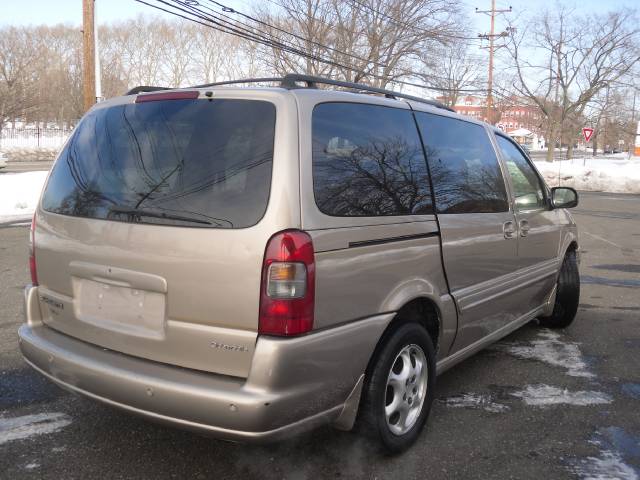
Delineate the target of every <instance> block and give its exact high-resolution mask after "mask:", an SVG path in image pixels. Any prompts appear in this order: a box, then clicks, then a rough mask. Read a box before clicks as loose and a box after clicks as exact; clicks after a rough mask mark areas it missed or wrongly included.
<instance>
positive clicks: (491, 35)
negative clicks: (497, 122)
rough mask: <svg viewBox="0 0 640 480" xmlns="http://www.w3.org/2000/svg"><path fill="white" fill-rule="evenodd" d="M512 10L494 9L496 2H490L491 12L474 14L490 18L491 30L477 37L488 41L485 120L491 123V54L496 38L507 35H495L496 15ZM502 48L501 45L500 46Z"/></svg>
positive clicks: (478, 11)
mask: <svg viewBox="0 0 640 480" xmlns="http://www.w3.org/2000/svg"><path fill="white" fill-rule="evenodd" d="M511 11H512V8H511V7H509V8H504V9H496V0H491V10H478V9H477V8H476V13H484V14H485V15H489V17H490V18H491V28H490V30H489V33H484V34H482V33H479V34H478V37H479V38H481V39H483V40H489V75H488V77H487V114H486V119H487V121H488V122H490V123H493V119H492V118H491V112H492V108H493V53H494V51H495V50H496V45H495V39H496V37H506V36H508V35H509V29H507V30H505V31H504V32H500V33H495V26H496V15H499V14H501V13H510V12H511ZM500 46H503V45H500Z"/></svg>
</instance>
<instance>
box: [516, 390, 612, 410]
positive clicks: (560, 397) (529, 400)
mask: <svg viewBox="0 0 640 480" xmlns="http://www.w3.org/2000/svg"><path fill="white" fill-rule="evenodd" d="M511 395H513V396H514V397H518V398H521V399H522V400H523V401H524V403H526V404H527V405H533V406H538V407H545V406H548V405H559V404H567V405H578V406H587V405H601V404H606V403H611V402H612V401H613V399H612V398H611V396H610V395H607V394H606V393H602V392H596V391H593V390H580V391H577V392H571V391H569V390H567V389H566V388H558V387H552V386H550V385H527V386H526V387H525V388H524V390H520V391H519V392H513V393H511Z"/></svg>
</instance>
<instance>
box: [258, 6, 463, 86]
mask: <svg viewBox="0 0 640 480" xmlns="http://www.w3.org/2000/svg"><path fill="white" fill-rule="evenodd" d="M274 2H275V3H277V4H278V5H279V6H280V9H279V10H277V11H272V10H269V9H267V8H265V7H262V9H261V10H259V11H258V14H259V16H260V18H261V19H262V20H263V21H264V22H265V24H267V25H266V26H264V25H263V27H262V29H263V30H264V31H265V33H266V34H267V36H268V38H269V39H271V41H273V42H275V43H276V45H273V46H271V47H267V48H268V50H270V51H269V54H268V55H265V62H266V66H267V67H268V68H270V69H272V70H274V71H276V72H278V73H281V74H282V73H285V72H291V71H297V72H304V73H309V74H316V75H325V76H334V77H339V78H343V79H345V80H348V81H354V82H367V83H370V84H372V85H374V86H378V87H385V86H387V84H388V83H390V82H393V81H394V80H399V79H401V78H403V77H406V76H409V75H412V74H413V70H414V67H415V63H416V61H417V59H419V58H420V56H422V55H424V52H425V51H430V50H433V48H431V47H434V46H436V45H443V44H447V43H449V41H450V40H451V39H452V38H453V37H456V36H457V35H459V34H458V31H459V28H458V27H459V22H460V20H461V18H463V17H462V16H461V15H460V7H458V6H457V5H456V4H455V3H452V2H442V1H441V0H409V1H407V0H351V1H349V2H344V1H340V0H274ZM283 44H284V45H285V47H287V48H283ZM287 49H289V50H293V51H287ZM299 51H302V52H305V53H306V54H307V55H306V56H301V55H299V53H298V52H299Z"/></svg>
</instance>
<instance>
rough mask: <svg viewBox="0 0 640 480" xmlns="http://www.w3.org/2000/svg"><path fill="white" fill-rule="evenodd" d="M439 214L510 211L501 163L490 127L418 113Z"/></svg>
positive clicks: (417, 116)
mask: <svg viewBox="0 0 640 480" xmlns="http://www.w3.org/2000/svg"><path fill="white" fill-rule="evenodd" d="M416 118H417V120H418V126H419V127H420V132H421V134H422V139H423V141H424V146H425V151H426V152H427V161H428V162H429V168H430V171H431V180H432V182H433V190H434V194H435V199H436V210H437V212H438V213H491V212H506V211H508V210H509V203H508V200H507V192H506V189H505V185H504V178H503V177H502V172H501V170H500V165H499V163H498V159H497V157H496V154H495V150H494V149H493V145H492V144H491V141H490V140H489V136H488V135H487V132H486V130H485V129H484V128H483V127H482V126H480V125H477V124H475V123H470V122H465V121H464V120H458V119H455V118H450V117H445V116H442V115H433V114H429V113H421V112H420V113H416Z"/></svg>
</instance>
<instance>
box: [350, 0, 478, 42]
mask: <svg viewBox="0 0 640 480" xmlns="http://www.w3.org/2000/svg"><path fill="white" fill-rule="evenodd" d="M349 3H352V4H353V3H354V4H356V5H358V6H359V7H361V8H365V9H367V10H370V11H371V12H373V13H375V14H377V15H380V16H381V17H383V18H386V19H387V20H389V21H390V22H391V23H393V24H395V25H397V26H399V27H404V28H409V29H411V30H418V31H422V32H423V33H426V34H428V35H434V32H433V31H432V30H427V29H426V28H422V27H418V26H416V25H411V24H410V23H407V22H403V21H401V20H398V19H397V18H395V17H393V16H391V15H389V14H386V13H384V12H381V11H380V10H378V9H377V8H374V7H372V6H371V5H367V4H366V3H364V2H362V1H360V0H350V2H349ZM437 35H439V36H441V37H449V38H455V39H458V40H480V38H479V37H467V36H463V35H456V34H453V33H447V32H437Z"/></svg>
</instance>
